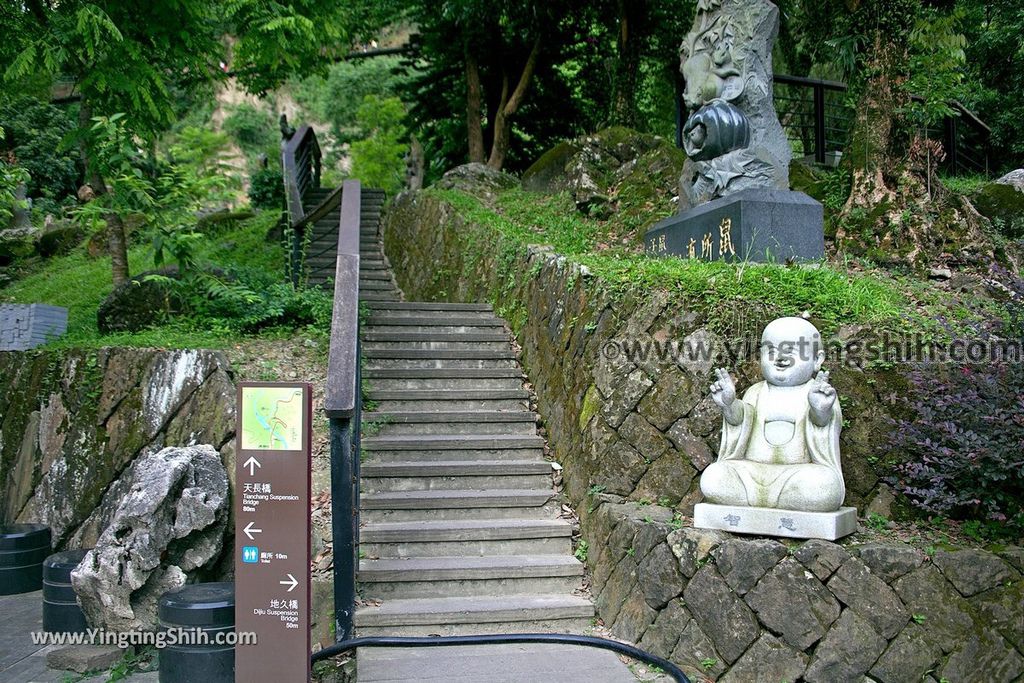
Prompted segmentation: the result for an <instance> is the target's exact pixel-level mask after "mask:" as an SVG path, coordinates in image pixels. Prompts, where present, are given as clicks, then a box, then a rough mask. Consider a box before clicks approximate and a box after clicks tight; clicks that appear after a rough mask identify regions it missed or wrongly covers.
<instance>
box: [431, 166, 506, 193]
mask: <svg viewBox="0 0 1024 683" xmlns="http://www.w3.org/2000/svg"><path fill="white" fill-rule="evenodd" d="M518 184H519V180H518V179H517V178H516V177H515V176H513V175H509V174H507V173H502V172H501V171H496V170H494V169H493V168H491V167H490V166H488V165H487V164H479V163H474V164H464V165H462V166H456V167H455V168H453V169H452V170H450V171H448V172H447V173H445V174H444V176H443V177H442V178H441V179H440V180H438V181H437V182H436V183H434V187H436V188H439V189H442V190H462V191H464V192H469V193H471V194H475V195H478V196H480V197H481V198H483V199H493V197H494V195H495V193H497V192H500V191H501V190H507V189H508V188H510V187H515V186H516V185H518Z"/></svg>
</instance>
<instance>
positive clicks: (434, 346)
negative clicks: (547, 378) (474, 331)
mask: <svg viewBox="0 0 1024 683" xmlns="http://www.w3.org/2000/svg"><path fill="white" fill-rule="evenodd" d="M362 348H363V351H364V352H366V353H370V352H381V351H397V352H413V351H427V352H438V351H467V352H470V353H486V352H492V353H512V350H511V349H510V348H509V344H508V342H507V341H476V342H473V341H459V340H458V338H457V337H452V341H433V342H405V341H403V342H387V341H365V342H363V345H362Z"/></svg>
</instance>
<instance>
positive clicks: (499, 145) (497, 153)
mask: <svg viewBox="0 0 1024 683" xmlns="http://www.w3.org/2000/svg"><path fill="white" fill-rule="evenodd" d="M539 57H540V36H537V38H535V39H534V41H533V47H532V48H531V49H530V56H529V57H527V58H526V64H525V65H524V66H523V70H522V72H521V73H520V74H519V82H518V83H517V84H516V89H515V90H513V91H512V94H511V95H509V93H508V89H509V77H508V73H507V72H506V73H505V74H504V77H503V79H502V86H501V104H500V105H499V106H498V109H497V112H496V113H495V115H494V142H493V143H492V144H491V156H490V158H489V159H488V160H487V165H488V166H490V167H491V168H493V169H495V170H498V171H500V170H501V168H502V166H504V165H505V157H506V156H507V154H508V147H509V141H510V140H511V139H512V117H513V116H514V115H515V113H516V112H517V111H519V107H520V105H522V103H523V98H524V97H525V96H526V90H527V88H529V87H530V80H531V79H532V78H533V72H534V71H535V70H536V68H537V60H538V58H539Z"/></svg>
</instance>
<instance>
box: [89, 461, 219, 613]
mask: <svg viewBox="0 0 1024 683" xmlns="http://www.w3.org/2000/svg"><path fill="white" fill-rule="evenodd" d="M117 486H118V487H119V488H120V489H121V490H122V491H124V495H123V497H122V498H121V501H120V503H119V504H118V506H117V510H116V512H115V513H114V516H113V519H112V520H111V522H110V524H109V526H107V528H106V529H105V530H104V531H103V533H102V534H101V535H100V537H99V540H98V542H97V543H96V547H95V548H94V549H92V550H90V551H89V553H88V554H87V555H86V556H85V559H84V560H82V563H81V564H80V565H79V566H78V568H77V569H75V570H74V571H73V572H72V574H71V583H72V585H73V586H74V588H75V593H77V594H78V597H79V600H80V602H81V604H82V610H83V611H84V612H85V615H86V618H87V619H88V620H89V622H90V623H91V624H92V625H94V626H101V627H104V628H107V629H110V630H117V631H127V630H152V629H154V628H156V625H157V602H158V600H159V598H160V596H161V595H162V594H163V593H164V592H166V591H168V590H173V589H175V588H179V587H181V586H183V585H185V583H186V582H187V580H188V579H189V578H193V577H197V576H198V577H200V578H203V574H204V572H211V571H212V570H213V569H214V567H215V566H216V564H217V560H218V559H219V558H220V556H221V553H222V551H223V549H224V536H225V532H226V530H227V526H228V512H229V495H228V475H227V471H226V470H225V468H224V465H222V464H221V461H220V456H219V455H218V453H217V451H216V450H215V449H214V448H213V447H212V446H208V445H202V446H188V447H184V448H164V449H163V450H161V451H159V452H157V453H151V454H149V455H145V456H142V457H140V458H139V459H138V460H136V461H135V462H134V463H133V464H132V466H131V467H130V468H129V470H128V471H127V472H126V473H125V474H124V475H123V477H122V478H121V481H119V482H118V483H117Z"/></svg>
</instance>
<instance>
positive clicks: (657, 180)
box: [523, 127, 685, 234]
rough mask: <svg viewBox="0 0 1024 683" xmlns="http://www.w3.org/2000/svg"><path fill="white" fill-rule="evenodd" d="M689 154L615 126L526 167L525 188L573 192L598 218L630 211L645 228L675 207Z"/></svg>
mask: <svg viewBox="0 0 1024 683" xmlns="http://www.w3.org/2000/svg"><path fill="white" fill-rule="evenodd" d="M684 161H685V156H684V154H683V153H682V151H680V150H678V149H676V148H675V146H674V145H672V144H671V143H670V142H669V141H667V140H665V139H663V138H660V137H657V136H654V135H648V134H645V133H638V132H637V131H633V130H630V129H628V128H622V127H613V128H607V129H605V130H602V131H599V132H597V133H595V134H594V135H586V136H583V137H579V138H576V139H575V140H571V141H568V142H562V143H559V144H558V145H556V146H555V147H553V148H551V149H550V150H548V151H547V152H545V153H544V154H543V155H542V156H541V157H540V158H539V159H538V160H537V161H536V162H534V164H533V165H532V166H530V168H528V169H526V171H525V172H524V173H523V188H524V189H526V190H529V191H533V192H547V193H556V192H568V193H569V195H570V196H571V197H572V199H573V201H574V202H575V203H576V208H577V209H578V210H579V211H580V212H582V213H584V214H586V215H590V216H593V217H595V218H602V219H603V218H608V217H610V216H612V215H613V214H615V213H619V214H627V215H628V216H630V217H635V218H637V219H638V220H639V221H640V222H641V227H640V232H641V234H642V232H643V229H644V228H646V227H647V226H648V225H650V224H652V223H654V222H655V221H656V220H658V219H659V218H661V217H663V216H664V215H665V212H666V211H668V210H671V206H672V201H673V199H674V198H675V195H676V192H677V186H676V184H677V183H678V178H679V173H680V172H681V171H682V167H683V163H684Z"/></svg>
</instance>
